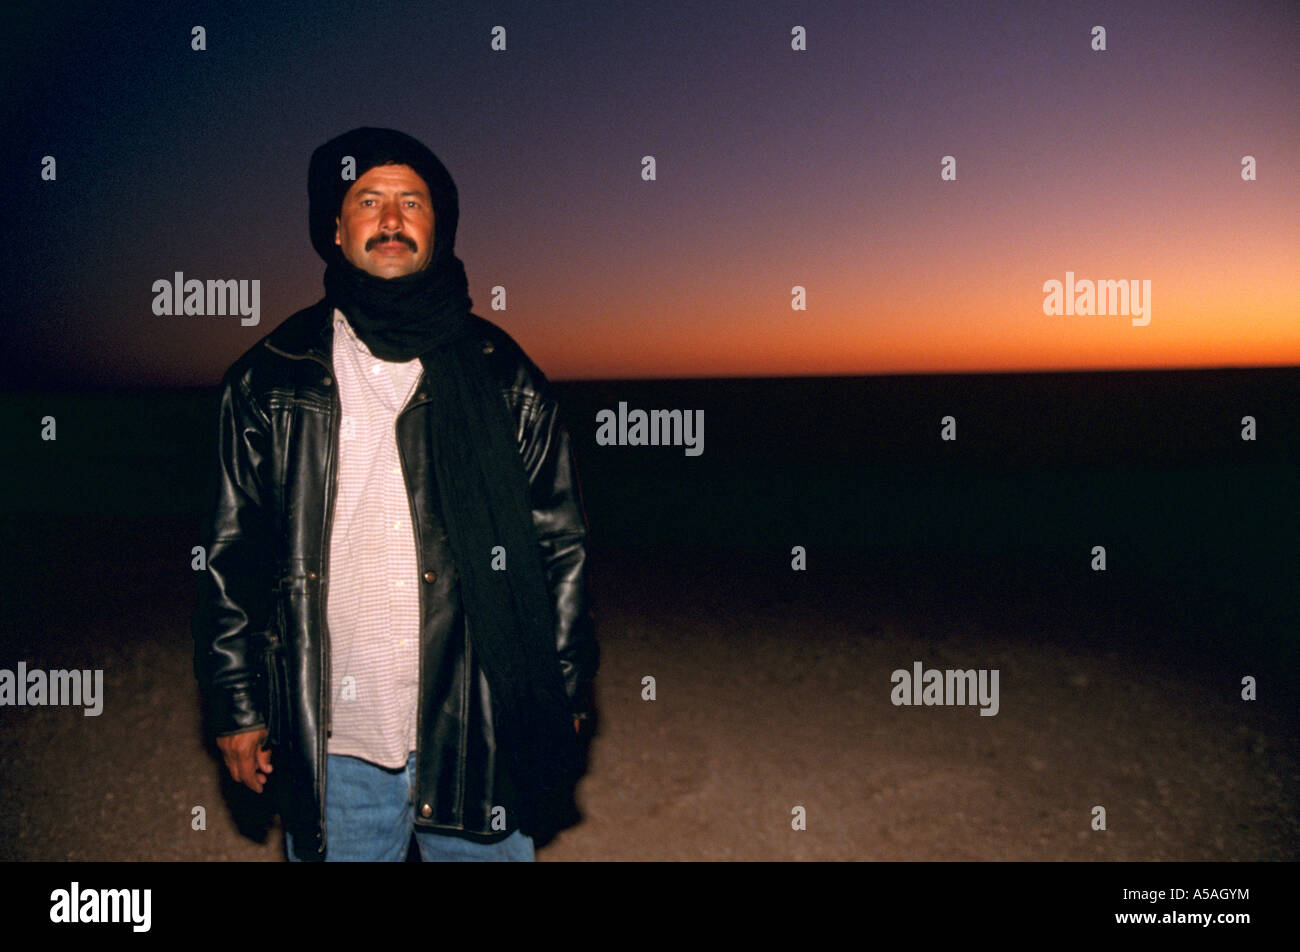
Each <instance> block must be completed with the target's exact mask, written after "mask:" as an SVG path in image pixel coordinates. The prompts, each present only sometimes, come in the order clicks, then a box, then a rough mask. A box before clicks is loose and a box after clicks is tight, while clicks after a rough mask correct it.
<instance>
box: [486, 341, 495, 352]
mask: <svg viewBox="0 0 1300 952" xmlns="http://www.w3.org/2000/svg"><path fill="white" fill-rule="evenodd" d="M494 350H496V347H494V346H493V345H492V342H491V341H488V342H487V343H486V344H484V345H483V353H485V354H490V353H492V351H494Z"/></svg>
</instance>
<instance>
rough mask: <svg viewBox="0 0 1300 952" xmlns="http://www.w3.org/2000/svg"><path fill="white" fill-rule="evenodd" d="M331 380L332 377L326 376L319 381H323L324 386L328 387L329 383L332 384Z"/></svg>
mask: <svg viewBox="0 0 1300 952" xmlns="http://www.w3.org/2000/svg"><path fill="white" fill-rule="evenodd" d="M333 382H334V380H333V378H332V377H326V378H325V379H324V380H322V381H321V383H323V384H324V385H325V386H327V387H328V386H329V385H330V384H332V383H333Z"/></svg>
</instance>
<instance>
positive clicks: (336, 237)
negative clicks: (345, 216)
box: [334, 215, 343, 246]
mask: <svg viewBox="0 0 1300 952" xmlns="http://www.w3.org/2000/svg"><path fill="white" fill-rule="evenodd" d="M334 244H336V245H340V246H341V245H342V244H343V242H341V241H339V216H338V215H335V216H334Z"/></svg>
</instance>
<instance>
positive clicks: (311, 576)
mask: <svg viewBox="0 0 1300 952" xmlns="http://www.w3.org/2000/svg"><path fill="white" fill-rule="evenodd" d="M307 577H308V578H315V577H316V573H315V572H308V573H307Z"/></svg>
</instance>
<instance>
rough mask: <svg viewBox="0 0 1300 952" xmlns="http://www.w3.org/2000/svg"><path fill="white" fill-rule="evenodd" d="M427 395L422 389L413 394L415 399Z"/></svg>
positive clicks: (421, 398) (420, 398)
mask: <svg viewBox="0 0 1300 952" xmlns="http://www.w3.org/2000/svg"><path fill="white" fill-rule="evenodd" d="M427 396H428V394H427V393H425V392H424V391H423V390H421V391H420V392H419V393H417V394H416V395H415V399H417V400H423V399H424V398H425V397H427Z"/></svg>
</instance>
